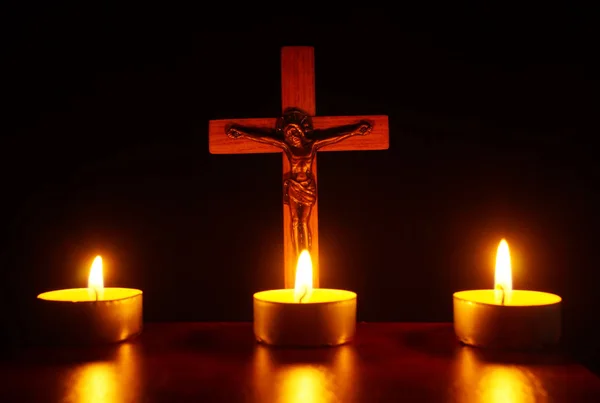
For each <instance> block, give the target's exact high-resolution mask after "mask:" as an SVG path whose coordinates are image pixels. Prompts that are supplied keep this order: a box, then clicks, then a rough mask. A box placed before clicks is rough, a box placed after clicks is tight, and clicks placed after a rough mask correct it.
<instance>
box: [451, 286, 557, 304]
mask: <svg viewBox="0 0 600 403" xmlns="http://www.w3.org/2000/svg"><path fill="white" fill-rule="evenodd" d="M471 291H496V290H492V289H489V288H488V289H486V288H481V289H477V290H461V291H456V292H454V293H453V294H452V298H453V299H455V300H457V301H463V302H468V303H470V304H476V305H486V306H498V307H499V306H501V307H504V308H527V307H540V306H553V305H559V304H560V303H562V297H561V296H560V295H558V294H554V293H551V292H546V291H535V290H512V291H511V292H513V293H515V292H518V293H536V294H547V295H551V296H554V297H556V298H557V300H556V301H553V302H550V303H547V304H535V305H501V304H494V303H489V302H481V301H473V300H470V299H466V298H461V297H460V296H458V295H457V294H461V293H465V292H471Z"/></svg>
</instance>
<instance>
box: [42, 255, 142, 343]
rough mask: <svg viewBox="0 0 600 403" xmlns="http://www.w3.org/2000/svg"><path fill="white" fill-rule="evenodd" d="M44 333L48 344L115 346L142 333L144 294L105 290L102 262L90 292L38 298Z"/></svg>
mask: <svg viewBox="0 0 600 403" xmlns="http://www.w3.org/2000/svg"><path fill="white" fill-rule="evenodd" d="M38 300H39V306H40V310H41V318H40V320H41V323H40V325H41V329H42V331H43V335H44V337H46V338H47V339H48V341H52V342H59V343H73V344H96V343H115V342H119V341H123V340H126V339H128V338H131V337H133V336H135V335H137V334H139V333H141V331H142V322H143V320H142V291H140V290H136V289H132V288H116V287H106V288H105V287H104V278H103V274H102V258H101V257H100V256H97V257H96V258H95V259H94V262H93V263H92V267H91V269H90V275H89V278H88V287H87V288H70V289H64V290H56V291H48V292H44V293H42V294H40V295H38Z"/></svg>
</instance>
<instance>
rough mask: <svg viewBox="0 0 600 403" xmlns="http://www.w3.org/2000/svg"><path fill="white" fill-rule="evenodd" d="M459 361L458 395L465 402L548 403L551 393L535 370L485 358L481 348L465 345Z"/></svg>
mask: <svg viewBox="0 0 600 403" xmlns="http://www.w3.org/2000/svg"><path fill="white" fill-rule="evenodd" d="M457 354H458V357H457V359H456V361H455V363H456V364H455V365H456V371H454V374H455V377H456V379H455V380H454V383H453V384H454V388H455V389H457V390H455V391H454V395H456V396H461V399H462V400H461V401H463V402H465V403H475V402H481V403H533V402H536V403H544V402H547V401H548V393H547V391H546V389H545V388H544V385H543V384H542V382H541V380H540V379H538V378H537V377H536V376H535V375H534V374H533V373H532V372H531V370H529V369H527V368H526V367H524V366H520V365H514V364H502V363H490V362H483V361H481V360H480V358H479V357H478V355H477V354H478V352H477V351H476V350H475V349H473V348H470V347H464V348H461V349H460V350H459V351H458V353H457Z"/></svg>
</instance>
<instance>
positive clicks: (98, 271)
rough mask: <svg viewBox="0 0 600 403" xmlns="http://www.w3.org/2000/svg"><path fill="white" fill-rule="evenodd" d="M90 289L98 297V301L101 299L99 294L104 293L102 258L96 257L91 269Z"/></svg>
mask: <svg viewBox="0 0 600 403" xmlns="http://www.w3.org/2000/svg"><path fill="white" fill-rule="evenodd" d="M88 289H89V290H90V291H91V292H93V293H94V294H95V295H96V299H98V298H99V297H100V295H99V294H101V293H102V291H104V277H103V275H102V257H101V256H96V258H95V259H94V262H93V263H92V267H91V269H90V276H89V277H88Z"/></svg>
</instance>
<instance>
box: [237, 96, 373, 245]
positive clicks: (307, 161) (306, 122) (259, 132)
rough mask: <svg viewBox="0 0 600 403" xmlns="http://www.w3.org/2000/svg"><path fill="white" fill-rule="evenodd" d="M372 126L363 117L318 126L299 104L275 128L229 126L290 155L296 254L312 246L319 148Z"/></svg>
mask: <svg viewBox="0 0 600 403" xmlns="http://www.w3.org/2000/svg"><path fill="white" fill-rule="evenodd" d="M371 129H372V125H371V124H370V123H369V122H366V121H360V122H359V123H357V124H354V125H347V126H339V127H334V128H328V129H323V130H319V129H316V130H315V129H313V125H312V119H311V118H310V116H309V115H308V114H306V113H305V112H303V111H301V110H299V109H296V108H289V109H286V110H285V111H284V113H283V116H281V117H280V118H279V119H278V120H277V124H276V127H275V129H269V128H258V127H245V126H240V125H231V126H229V127H228V128H226V131H227V135H228V136H229V137H231V138H233V139H237V138H246V139H249V140H253V141H257V142H260V143H265V144H270V145H272V146H275V147H279V148H281V149H282V150H283V152H284V153H285V155H286V156H287V158H288V160H289V162H290V167H291V169H290V171H289V172H287V173H286V174H285V175H284V180H283V192H284V193H283V201H284V203H285V204H287V205H289V206H290V213H291V218H292V228H291V230H292V242H293V244H294V251H295V253H296V256H299V255H300V252H302V250H304V249H308V250H309V251H310V249H311V231H310V228H309V225H308V222H309V218H310V213H311V210H312V207H313V206H314V205H315V203H316V201H317V184H316V182H315V179H314V176H313V174H312V166H313V161H314V157H315V155H316V154H317V150H318V149H319V148H322V147H325V146H328V145H330V144H333V143H337V142H339V141H342V140H344V139H347V138H348V137H351V136H356V135H366V134H368V133H369V132H370V131H371Z"/></svg>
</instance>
